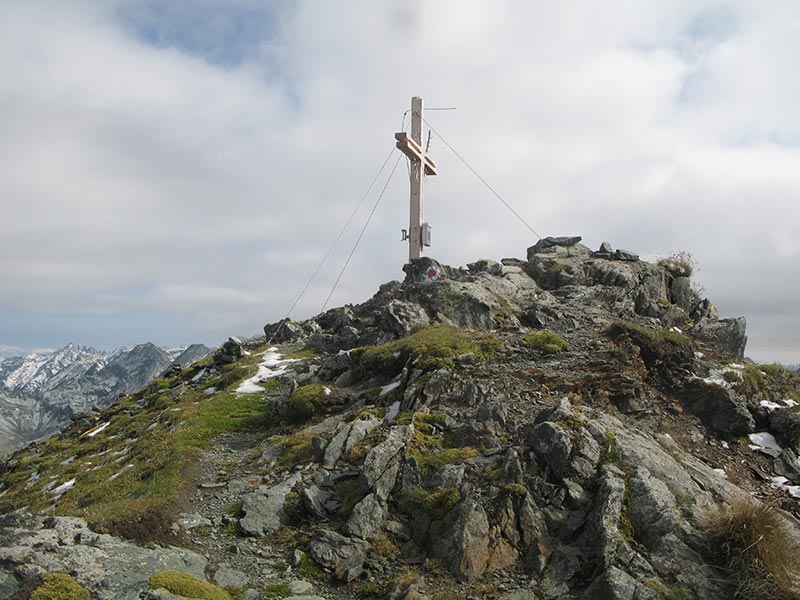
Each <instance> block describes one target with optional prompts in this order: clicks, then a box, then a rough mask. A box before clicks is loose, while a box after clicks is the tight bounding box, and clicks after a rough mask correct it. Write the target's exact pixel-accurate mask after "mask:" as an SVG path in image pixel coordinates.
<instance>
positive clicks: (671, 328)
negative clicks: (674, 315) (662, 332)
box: [669, 327, 683, 335]
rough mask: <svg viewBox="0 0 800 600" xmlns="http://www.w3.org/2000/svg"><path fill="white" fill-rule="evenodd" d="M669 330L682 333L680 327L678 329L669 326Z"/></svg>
mask: <svg viewBox="0 0 800 600" xmlns="http://www.w3.org/2000/svg"><path fill="white" fill-rule="evenodd" d="M669 330H670V331H671V332H672V333H678V334H680V335H683V332H682V331H681V330H680V329H678V328H677V327H670V328H669Z"/></svg>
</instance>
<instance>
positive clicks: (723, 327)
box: [693, 317, 747, 360]
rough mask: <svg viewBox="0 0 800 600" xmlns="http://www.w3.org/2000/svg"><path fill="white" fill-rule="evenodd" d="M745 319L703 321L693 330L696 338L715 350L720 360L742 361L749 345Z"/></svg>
mask: <svg viewBox="0 0 800 600" xmlns="http://www.w3.org/2000/svg"><path fill="white" fill-rule="evenodd" d="M746 332H747V321H746V320H745V318H744V317H738V318H735V319H721V320H719V321H703V322H701V323H700V324H699V326H698V327H696V328H695V329H694V330H693V333H694V335H695V337H697V339H698V340H700V341H701V342H703V343H704V344H705V345H706V346H709V347H710V348H712V349H713V350H714V353H715V354H716V355H717V357H718V358H727V359H730V360H742V359H743V358H744V349H745V346H746V345H747V335H746Z"/></svg>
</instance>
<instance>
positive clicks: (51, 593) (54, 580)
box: [30, 573, 90, 600]
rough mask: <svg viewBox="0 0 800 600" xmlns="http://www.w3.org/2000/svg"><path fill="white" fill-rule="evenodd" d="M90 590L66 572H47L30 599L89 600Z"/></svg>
mask: <svg viewBox="0 0 800 600" xmlns="http://www.w3.org/2000/svg"><path fill="white" fill-rule="evenodd" d="M89 598H90V595H89V590H87V589H86V588H85V587H83V586H81V585H78V583H77V582H76V581H75V580H74V579H73V578H72V577H70V576H69V575H67V574H66V573H45V574H44V575H42V583H41V585H39V587H37V588H36V589H35V590H33V592H32V593H31V596H30V600H89Z"/></svg>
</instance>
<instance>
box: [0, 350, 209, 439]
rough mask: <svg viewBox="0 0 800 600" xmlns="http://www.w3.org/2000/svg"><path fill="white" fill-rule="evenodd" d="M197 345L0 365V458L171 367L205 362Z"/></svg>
mask: <svg viewBox="0 0 800 600" xmlns="http://www.w3.org/2000/svg"><path fill="white" fill-rule="evenodd" d="M211 352H212V350H211V349H210V348H208V347H206V346H204V345H203V344H192V345H191V346H188V347H180V348H159V347H158V346H156V345H155V344H152V343H149V342H148V343H145V344H137V345H132V346H127V347H125V348H120V349H118V350H115V351H114V352H106V351H102V350H96V349H94V348H89V347H87V346H79V345H76V344H68V345H66V346H64V347H63V348H60V349H58V350H56V351H54V352H49V353H34V354H29V355H27V356H14V357H11V358H6V359H3V360H0V454H4V453H6V452H10V451H13V450H15V449H17V448H19V447H21V446H23V445H25V444H26V443H28V442H30V441H33V440H37V439H41V438H43V437H47V436H49V435H52V434H53V433H55V432H56V431H59V430H60V429H61V428H62V427H64V425H66V424H67V423H68V422H69V418H70V417H71V416H72V415H74V414H80V413H84V412H87V411H89V410H91V409H93V408H95V407H105V406H108V405H109V404H111V403H112V402H114V400H116V399H117V398H118V397H119V396H120V394H127V393H130V392H132V391H134V390H137V389H139V388H141V387H143V386H144V385H146V384H147V383H149V382H150V381H152V380H153V379H155V378H156V377H158V376H160V375H161V374H162V373H163V372H164V371H165V370H166V369H167V368H169V367H170V366H171V365H173V364H176V363H177V364H180V365H181V366H187V365H189V364H191V363H193V362H195V361H196V360H200V359H201V358H204V357H206V356H208V355H209V354H210V353H211Z"/></svg>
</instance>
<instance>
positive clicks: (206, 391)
mask: <svg viewBox="0 0 800 600" xmlns="http://www.w3.org/2000/svg"><path fill="white" fill-rule="evenodd" d="M203 393H204V394H205V395H206V396H210V395H211V394H216V393H217V388H215V387H213V386H212V387H208V388H206V389H204V390H203Z"/></svg>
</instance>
